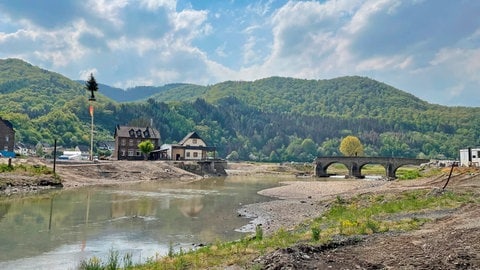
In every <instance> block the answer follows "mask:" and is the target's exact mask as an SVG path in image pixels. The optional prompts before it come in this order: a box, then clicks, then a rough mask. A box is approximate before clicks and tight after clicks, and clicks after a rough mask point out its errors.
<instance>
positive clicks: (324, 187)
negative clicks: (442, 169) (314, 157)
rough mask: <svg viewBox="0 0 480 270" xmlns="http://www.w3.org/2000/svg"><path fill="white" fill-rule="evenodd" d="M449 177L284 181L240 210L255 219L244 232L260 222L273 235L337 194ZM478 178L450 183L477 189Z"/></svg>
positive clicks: (426, 184) (437, 183) (436, 182)
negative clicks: (267, 199) (268, 198)
mask: <svg viewBox="0 0 480 270" xmlns="http://www.w3.org/2000/svg"><path fill="white" fill-rule="evenodd" d="M446 179H447V176H446V175H440V176H436V177H432V178H423V179H417V180H409V181H400V180H395V181H384V180H363V179H348V180H333V179H330V180H320V181H318V180H317V181H315V180H310V181H291V182H282V184H283V185H282V186H279V187H275V188H270V189H265V190H261V191H260V192H259V194H262V195H265V196H270V197H272V198H275V200H272V201H268V202H263V203H256V204H251V205H245V206H244V207H242V208H241V209H240V210H239V214H240V215H242V216H245V217H250V218H254V219H253V221H252V222H251V223H250V224H249V225H247V226H245V227H244V228H243V230H244V231H254V228H255V226H257V225H261V226H262V228H263V231H264V233H266V234H270V233H273V232H275V231H277V230H278V229H280V228H283V229H286V230H289V229H292V228H294V227H295V226H297V225H299V224H300V223H302V222H303V221H305V220H308V219H312V218H316V217H319V216H320V215H321V214H322V213H323V211H325V209H327V207H328V205H329V203H330V202H331V201H332V200H333V199H335V198H336V197H337V196H340V197H343V198H346V197H350V196H355V195H359V194H366V193H372V194H375V193H385V192H401V191H405V190H412V189H439V188H442V187H443V185H444V183H445V181H446ZM478 179H479V178H478V177H477V176H475V175H473V176H471V175H457V176H455V177H454V178H452V180H451V183H450V186H452V185H455V186H456V187H462V186H463V187H464V188H467V189H468V188H476V189H478V188H479V187H480V181H479V180H478Z"/></svg>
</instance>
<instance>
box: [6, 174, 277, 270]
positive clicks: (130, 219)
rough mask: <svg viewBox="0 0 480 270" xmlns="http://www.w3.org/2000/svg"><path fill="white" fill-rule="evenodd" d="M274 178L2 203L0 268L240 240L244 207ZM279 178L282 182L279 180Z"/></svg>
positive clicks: (61, 265) (58, 265)
mask: <svg viewBox="0 0 480 270" xmlns="http://www.w3.org/2000/svg"><path fill="white" fill-rule="evenodd" d="M278 180H279V179H277V178H272V177H263V178H258V177H257V178H251V177H250V178H245V177H228V178H226V179H207V180H204V181H200V182H195V183H191V184H175V183H168V184H167V183H155V182H147V183H142V184H136V185H130V186H118V187H93V188H85V189H76V190H66V191H55V192H50V193H45V194H42V195H37V196H34V197H28V198H13V199H11V198H2V199H0V269H11V268H15V269H22V268H23V269H31V268H32V265H35V268H36V269H42V268H45V269H47V268H48V269H50V270H51V269H73V268H75V266H76V265H78V263H79V262H80V261H81V260H82V259H86V258H91V257H92V256H97V257H106V256H107V255H108V252H109V250H111V249H114V250H118V251H120V253H121V254H125V253H130V254H132V255H133V258H134V261H144V260H145V259H147V258H148V257H152V256H156V255H157V254H159V255H164V254H166V253H167V251H168V246H169V243H173V244H174V245H175V247H176V248H180V247H182V248H184V249H188V248H190V247H192V244H194V243H209V242H213V241H216V240H233V239H238V238H240V237H242V234H241V233H239V232H236V231H235V229H237V228H240V227H242V226H243V225H245V224H246V223H247V222H248V221H247V220H245V219H242V218H240V217H238V215H237V213H236V211H237V209H238V208H239V207H240V205H242V204H249V203H254V202H259V201H264V200H267V198H265V197H261V196H259V195H257V194H256V192H257V191H258V190H260V189H263V188H266V187H271V186H273V185H275V184H276V183H277V182H278ZM283 180H285V179H283Z"/></svg>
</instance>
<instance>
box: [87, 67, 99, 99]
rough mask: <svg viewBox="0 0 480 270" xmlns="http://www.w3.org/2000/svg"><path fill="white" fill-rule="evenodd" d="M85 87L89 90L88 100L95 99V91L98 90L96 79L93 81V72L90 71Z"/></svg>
mask: <svg viewBox="0 0 480 270" xmlns="http://www.w3.org/2000/svg"><path fill="white" fill-rule="evenodd" d="M86 88H87V91H90V92H91V94H90V98H89V99H88V100H91V101H95V94H94V92H95V91H98V84H97V81H95V78H94V77H93V74H92V73H90V78H89V79H88V81H87V83H86Z"/></svg>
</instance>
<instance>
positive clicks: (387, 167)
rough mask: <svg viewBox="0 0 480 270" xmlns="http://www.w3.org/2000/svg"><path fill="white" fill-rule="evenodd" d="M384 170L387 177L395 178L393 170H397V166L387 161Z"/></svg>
mask: <svg viewBox="0 0 480 270" xmlns="http://www.w3.org/2000/svg"><path fill="white" fill-rule="evenodd" d="M385 171H386V175H387V177H388V178H396V177H395V172H396V171H397V168H394V167H393V164H392V163H390V162H389V163H387V165H385Z"/></svg>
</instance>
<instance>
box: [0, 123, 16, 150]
mask: <svg viewBox="0 0 480 270" xmlns="http://www.w3.org/2000/svg"><path fill="white" fill-rule="evenodd" d="M14 146H15V130H14V129H13V125H12V123H11V122H10V121H7V120H4V119H2V118H0V152H2V153H3V154H2V155H7V154H11V153H12V154H13V155H15V153H14Z"/></svg>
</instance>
